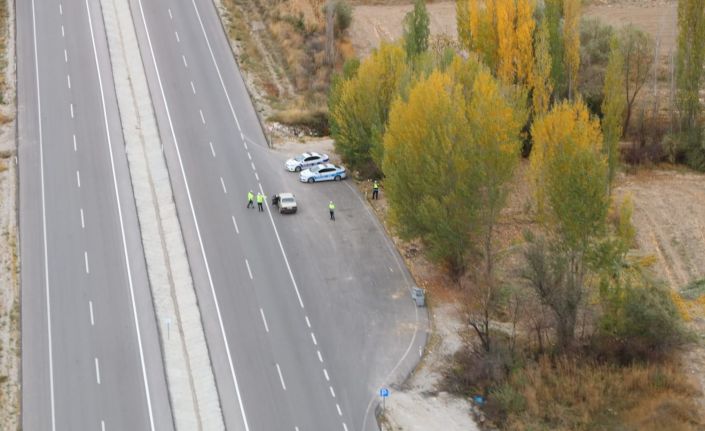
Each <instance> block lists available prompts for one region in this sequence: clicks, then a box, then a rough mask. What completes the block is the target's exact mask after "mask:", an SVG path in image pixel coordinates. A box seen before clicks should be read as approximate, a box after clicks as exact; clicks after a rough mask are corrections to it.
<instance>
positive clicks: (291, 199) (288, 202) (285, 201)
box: [282, 198, 295, 204]
mask: <svg viewBox="0 0 705 431" xmlns="http://www.w3.org/2000/svg"><path fill="white" fill-rule="evenodd" d="M294 202H295V201H294V198H282V203H283V204H293V203H294Z"/></svg>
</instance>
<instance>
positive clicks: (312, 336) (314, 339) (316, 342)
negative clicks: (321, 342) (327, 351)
mask: <svg viewBox="0 0 705 431" xmlns="http://www.w3.org/2000/svg"><path fill="white" fill-rule="evenodd" d="M311 340H313V344H314V345H315V346H318V341H316V336H315V335H313V332H311Z"/></svg>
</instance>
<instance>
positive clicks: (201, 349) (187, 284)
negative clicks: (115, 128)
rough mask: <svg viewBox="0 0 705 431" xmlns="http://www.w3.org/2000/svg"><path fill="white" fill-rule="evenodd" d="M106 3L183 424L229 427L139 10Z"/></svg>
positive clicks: (172, 393)
mask: <svg viewBox="0 0 705 431" xmlns="http://www.w3.org/2000/svg"><path fill="white" fill-rule="evenodd" d="M100 4H101V7H102V15H103V21H104V24H105V29H106V34H107V38H108V46H109V51H110V62H111V66H112V72H113V76H114V81H115V92H116V95H117V100H118V106H119V111H120V120H121V123H122V130H123V134H124V137H125V146H126V152H127V159H128V162H129V168H130V176H131V178H132V187H133V191H134V196H135V202H136V206H137V215H138V218H139V225H140V233H141V238H142V244H143V248H144V253H145V258H146V261H147V272H148V275H149V281H150V287H151V291H152V298H153V301H154V308H155V312H156V316H157V319H158V322H157V326H158V328H159V333H160V341H161V347H162V349H161V350H162V355H163V359H164V364H165V370H166V377H167V384H168V387H169V398H170V402H171V408H172V415H173V418H174V422H175V425H176V429H179V430H223V429H225V425H224V422H223V416H222V412H221V408H220V400H219V397H218V393H217V390H216V386H215V378H214V376H213V371H212V369H211V362H210V355H209V352H208V348H207V346H206V342H205V334H204V330H203V326H202V323H201V316H200V311H199V308H198V303H197V301H196V294H195V291H194V287H193V281H192V279H191V273H190V268H189V264H188V259H187V257H186V249H185V245H184V240H183V237H182V233H181V226H180V224H179V220H178V217H177V214H176V207H175V204H174V200H173V192H172V190H171V182H170V179H169V173H168V171H167V167H166V162H165V160H164V156H163V153H162V147H161V139H160V137H159V131H158V128H157V124H156V117H155V114H154V109H153V106H152V101H151V97H150V93H149V88H148V86H147V78H146V75H145V71H144V66H143V64H142V60H141V57H140V56H139V55H138V53H139V52H140V50H139V46H138V44H137V35H136V33H135V28H134V24H133V19H132V12H131V10H130V6H129V4H128V1H127V0H100Z"/></svg>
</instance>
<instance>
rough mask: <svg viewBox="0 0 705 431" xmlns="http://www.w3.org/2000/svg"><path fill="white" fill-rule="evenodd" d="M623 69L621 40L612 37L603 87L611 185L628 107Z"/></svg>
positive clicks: (603, 123)
mask: <svg viewBox="0 0 705 431" xmlns="http://www.w3.org/2000/svg"><path fill="white" fill-rule="evenodd" d="M623 69H624V58H622V52H621V50H620V47H619V41H618V40H617V38H616V37H612V41H611V42H610V56H609V61H608V63H607V70H606V71H605V84H604V87H603V88H604V90H603V94H604V95H605V98H604V99H603V100H602V114H603V117H602V134H603V136H604V142H605V145H604V147H603V152H604V153H605V155H606V156H607V166H608V175H607V179H608V184H609V185H610V186H611V184H612V181H613V180H614V175H615V172H616V170H617V164H618V162H619V138H620V137H621V136H622V122H623V121H624V110H625V108H626V98H625V97H624V88H625V87H624V75H623Z"/></svg>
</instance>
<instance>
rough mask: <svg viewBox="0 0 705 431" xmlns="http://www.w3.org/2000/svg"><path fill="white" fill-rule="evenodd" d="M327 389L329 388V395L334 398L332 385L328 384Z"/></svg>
mask: <svg viewBox="0 0 705 431" xmlns="http://www.w3.org/2000/svg"><path fill="white" fill-rule="evenodd" d="M328 389H330V396H331V397H333V398H335V391H334V390H333V386H328Z"/></svg>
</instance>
